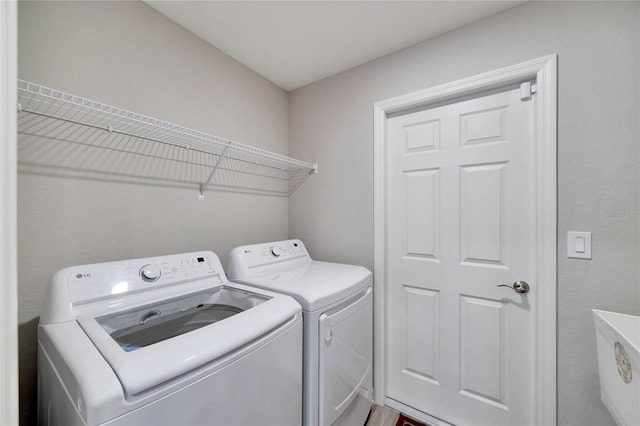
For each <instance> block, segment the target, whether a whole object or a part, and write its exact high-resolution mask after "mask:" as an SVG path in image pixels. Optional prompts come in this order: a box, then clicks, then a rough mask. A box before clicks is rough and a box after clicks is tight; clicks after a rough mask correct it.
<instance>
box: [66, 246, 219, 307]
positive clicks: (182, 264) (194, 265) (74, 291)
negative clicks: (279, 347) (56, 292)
mask: <svg viewBox="0 0 640 426" xmlns="http://www.w3.org/2000/svg"><path fill="white" fill-rule="evenodd" d="M61 272H66V274H67V283H68V286H69V297H70V299H71V303H74V304H76V303H84V302H89V301H92V300H97V299H102V298H107V297H111V296H114V295H123V294H125V293H133V292H136V293H137V292H141V291H147V290H153V289H155V288H158V287H163V286H170V285H179V284H181V283H183V282H191V281H193V280H198V279H211V278H215V279H216V281H217V282H220V283H222V282H224V281H226V276H225V274H224V271H223V269H222V265H221V264H220V260H219V259H218V256H216V255H215V254H214V253H212V252H196V253H186V254H178V255H170V256H158V257H151V258H144V259H133V260H125V261H120V262H108V263H98V264H93V265H81V266H74V267H72V268H66V269H64V270H62V271H61Z"/></svg>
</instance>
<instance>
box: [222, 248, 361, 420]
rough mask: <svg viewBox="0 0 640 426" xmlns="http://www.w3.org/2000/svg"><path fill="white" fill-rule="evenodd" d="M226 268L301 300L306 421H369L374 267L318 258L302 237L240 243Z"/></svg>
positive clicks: (232, 276) (235, 277)
mask: <svg viewBox="0 0 640 426" xmlns="http://www.w3.org/2000/svg"><path fill="white" fill-rule="evenodd" d="M227 273H228V274H229V277H230V279H233V280H236V281H239V282H243V283H246V284H249V285H251V286H256V287H260V288H264V289H268V290H272V291H274V292H278V293H282V294H288V295H290V296H293V297H294V298H295V299H296V300H297V301H298V302H299V303H300V304H301V305H302V309H303V317H304V361H303V364H304V377H303V383H304V384H303V387H304V402H303V424H305V425H308V426H316V425H320V426H328V425H348V426H354V425H363V424H364V423H365V421H366V419H367V416H368V414H369V411H370V409H371V405H372V398H373V395H372V393H373V392H372V391H373V389H372V367H373V366H372V351H373V302H372V299H373V296H372V288H371V285H372V278H371V272H370V271H369V270H368V269H366V268H363V267H361V266H354V265H344V264H338V263H329V262H320V261H315V260H312V259H311V256H309V253H308V252H307V250H306V248H305V246H304V244H302V241H300V240H289V241H279V242H273V243H265V244H255V245H248V246H241V247H236V248H235V249H233V250H232V251H231V254H230V256H229V265H228V268H227Z"/></svg>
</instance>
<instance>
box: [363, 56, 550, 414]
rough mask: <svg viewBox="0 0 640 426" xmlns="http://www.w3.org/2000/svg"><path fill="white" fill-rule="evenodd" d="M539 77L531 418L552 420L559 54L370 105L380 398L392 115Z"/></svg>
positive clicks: (382, 390) (378, 396)
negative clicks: (532, 413) (535, 346)
mask: <svg viewBox="0 0 640 426" xmlns="http://www.w3.org/2000/svg"><path fill="white" fill-rule="evenodd" d="M534 78H535V79H536V86H537V87H536V89H537V91H536V95H535V96H537V103H536V123H535V132H536V142H537V143H536V149H537V151H536V155H537V157H536V189H537V193H536V200H537V202H538V204H537V230H536V235H537V241H538V250H537V262H536V274H537V279H536V282H537V287H538V288H539V291H538V305H537V306H538V310H537V312H536V314H537V322H536V324H535V330H536V342H537V351H536V353H535V360H536V361H535V364H536V367H535V368H536V371H535V386H536V390H535V397H536V401H535V405H536V408H535V417H536V419H535V424H541V425H555V424H557V408H556V402H557V401H556V400H557V380H556V369H557V365H556V363H557V356H556V330H557V316H556V303H557V302H556V287H557V282H556V281H557V198H556V197H557V55H556V54H553V55H549V56H544V57H541V58H537V59H533V60H530V61H527V62H522V63H519V64H516V65H512V66H508V67H505V68H500V69H497V70H493V71H489V72H487V73H483V74H479V75H475V76H472V77H469V78H465V79H462V80H458V81H454V82H451V83H446V84H442V85H438V86H435V87H431V88H429V89H425V90H420V91H417V92H413V93H409V94H406V95H402V96H398V97H394V98H391V99H387V100H384V101H380V102H377V103H375V104H374V283H375V285H374V395H375V403H376V404H379V405H384V404H385V400H386V398H387V395H386V394H387V388H386V378H387V372H386V326H387V321H386V295H387V271H386V260H387V253H386V243H387V223H386V213H387V211H386V201H387V189H388V182H387V179H386V173H387V168H386V151H387V150H386V144H387V119H388V116H389V114H393V113H398V112H402V111H408V110H410V109H413V108H418V107H422V106H426V105H429V104H431V103H435V102H442V101H446V100H450V99H455V98H458V97H461V96H465V95H470V94H474V93H477V92H482V91H486V90H491V89H496V88H499V87H502V86H506V85H509V84H514V83H519V82H522V81H526V80H528V79H534Z"/></svg>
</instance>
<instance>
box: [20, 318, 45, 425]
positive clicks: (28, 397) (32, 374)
mask: <svg viewBox="0 0 640 426" xmlns="http://www.w3.org/2000/svg"><path fill="white" fill-rule="evenodd" d="M39 322H40V317H37V318H34V319H32V320H31V321H28V322H25V323H23V324H20V325H19V326H18V350H19V351H20V353H32V354H35V353H37V351H38V323H39ZM19 362H20V364H19V370H18V374H19V376H20V404H21V405H20V426H35V425H36V424H37V421H38V413H37V412H36V409H37V407H38V390H37V387H36V386H33V385H32V383H37V358H36V357H35V356H34V357H24V356H21V357H20V360H19Z"/></svg>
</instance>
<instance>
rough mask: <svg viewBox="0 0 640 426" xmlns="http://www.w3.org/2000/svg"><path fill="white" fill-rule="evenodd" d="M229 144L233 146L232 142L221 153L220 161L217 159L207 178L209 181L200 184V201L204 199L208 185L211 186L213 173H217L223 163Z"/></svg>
mask: <svg viewBox="0 0 640 426" xmlns="http://www.w3.org/2000/svg"><path fill="white" fill-rule="evenodd" d="M229 146H231V144H230V143H228V144H227V145H226V146H225V147H224V150H222V153H221V154H220V157H218V161H216V164H215V166H213V169H212V170H211V173H210V174H209V177H208V178H207V181H206V182H205V183H201V184H200V195H199V196H198V199H199V200H200V201H204V191H206V190H207V186H209V183H210V182H211V179H212V178H213V175H214V174H215V173H216V170H218V167H219V166H220V164H222V160H223V159H224V158H225V154H226V153H227V150H228V149H229Z"/></svg>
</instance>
